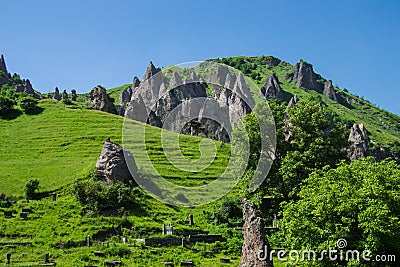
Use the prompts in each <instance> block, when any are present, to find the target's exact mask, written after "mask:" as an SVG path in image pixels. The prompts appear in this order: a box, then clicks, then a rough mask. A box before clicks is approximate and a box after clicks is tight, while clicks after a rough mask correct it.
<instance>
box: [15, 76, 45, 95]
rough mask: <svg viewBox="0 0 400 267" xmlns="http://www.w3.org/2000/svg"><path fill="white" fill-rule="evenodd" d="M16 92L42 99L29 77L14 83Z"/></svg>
mask: <svg viewBox="0 0 400 267" xmlns="http://www.w3.org/2000/svg"><path fill="white" fill-rule="evenodd" d="M14 88H15V92H21V93H25V94H28V95H31V96H33V97H34V98H36V99H41V95H40V94H39V93H38V92H36V91H35V90H34V89H33V87H32V84H31V82H30V81H29V79H26V80H22V83H18V84H14Z"/></svg>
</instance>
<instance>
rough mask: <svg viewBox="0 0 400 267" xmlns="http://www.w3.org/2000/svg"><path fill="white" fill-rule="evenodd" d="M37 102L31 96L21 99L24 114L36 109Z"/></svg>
mask: <svg viewBox="0 0 400 267" xmlns="http://www.w3.org/2000/svg"><path fill="white" fill-rule="evenodd" d="M37 104H38V100H37V99H35V98H33V97H32V96H25V97H23V98H22V100H21V102H20V106H21V108H22V109H23V110H24V111H25V113H30V112H32V111H34V110H35V109H36V108H37Z"/></svg>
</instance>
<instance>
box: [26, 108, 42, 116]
mask: <svg viewBox="0 0 400 267" xmlns="http://www.w3.org/2000/svg"><path fill="white" fill-rule="evenodd" d="M43 110H44V108H42V107H35V108H33V109H29V110H26V111H25V113H26V114H27V115H39V114H40V113H42V112H43Z"/></svg>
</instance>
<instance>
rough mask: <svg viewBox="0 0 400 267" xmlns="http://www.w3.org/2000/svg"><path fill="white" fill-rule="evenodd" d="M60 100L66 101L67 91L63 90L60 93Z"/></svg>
mask: <svg viewBox="0 0 400 267" xmlns="http://www.w3.org/2000/svg"><path fill="white" fill-rule="evenodd" d="M61 98H62V99H68V93H67V90H65V89H64V91H63V92H62V95H61Z"/></svg>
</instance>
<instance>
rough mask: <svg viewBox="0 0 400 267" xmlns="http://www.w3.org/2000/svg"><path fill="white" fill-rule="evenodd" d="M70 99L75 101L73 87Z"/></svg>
mask: <svg viewBox="0 0 400 267" xmlns="http://www.w3.org/2000/svg"><path fill="white" fill-rule="evenodd" d="M71 100H72V101H76V90H75V89H72V90H71Z"/></svg>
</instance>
